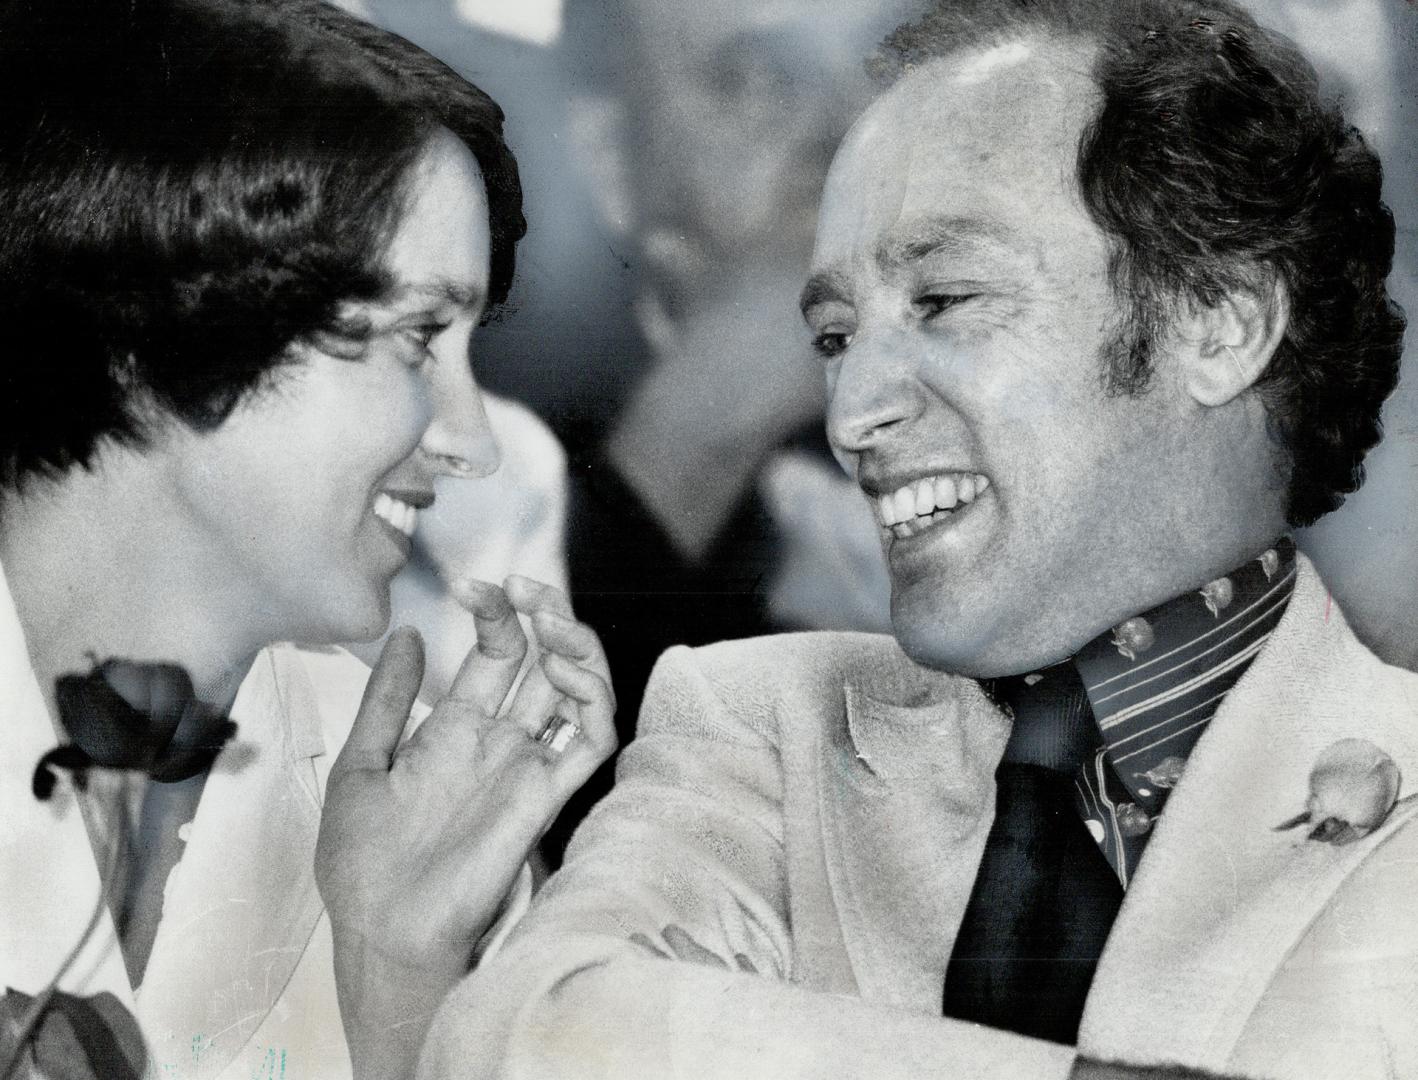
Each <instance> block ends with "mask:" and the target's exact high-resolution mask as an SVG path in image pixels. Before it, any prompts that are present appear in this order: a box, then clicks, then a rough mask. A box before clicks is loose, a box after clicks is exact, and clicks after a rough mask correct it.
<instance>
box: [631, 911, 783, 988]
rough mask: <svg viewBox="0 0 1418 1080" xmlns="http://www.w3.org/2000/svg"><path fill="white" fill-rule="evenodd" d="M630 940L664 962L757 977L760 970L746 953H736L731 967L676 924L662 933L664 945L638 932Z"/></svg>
mask: <svg viewBox="0 0 1418 1080" xmlns="http://www.w3.org/2000/svg"><path fill="white" fill-rule="evenodd" d="M630 940H631V941H633V942H634V943H635V944H636V945H639V946H640V947H641V948H642V949H646V950H648V951H649V952H652V953H654V954H655V955H656V956H658V957H660V958H661V959H662V960H684V961H688V962H689V963H691V964H705V965H707V966H709V967H718V968H724V969H725V970H726V971H727V970H738V971H742V972H745V973H746V974H749V975H757V974H758V968H757V967H755V966H754V963H753V961H752V960H750V959H749V958H748V956H747V955H745V954H744V953H734V962H733V965H732V966H731V965H730V964H729V962H728V961H727V960H725V959H724V958H723V957H722V956H720V955H719V954H718V953H716V952H711V951H710V950H709V949H706V948H705V947H704V946H703V945H701V944H699V942H697V941H695V940H694V938H693V937H691V936H690V933H689V931H688V930H685V929H684V928H683V927H681V926H676V925H675V924H674V923H670V925H668V926H666V927H665V928H664V929H663V930H662V931H660V940H661V943H662V944H663V945H664V947H663V948H661V947H660V944H657V943H656V942H654V941H651V940H650V939H649V938H648V937H646V936H645V935H644V934H642V933H639V932H638V931H637V932H636V933H634V934H631V935H630Z"/></svg>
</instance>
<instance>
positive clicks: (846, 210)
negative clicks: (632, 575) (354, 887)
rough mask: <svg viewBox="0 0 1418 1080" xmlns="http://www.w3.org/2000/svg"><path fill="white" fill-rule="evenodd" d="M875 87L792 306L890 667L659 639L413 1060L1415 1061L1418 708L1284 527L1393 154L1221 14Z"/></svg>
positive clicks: (1085, 24) (958, 56) (1364, 365)
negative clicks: (628, 743)
mask: <svg viewBox="0 0 1418 1080" xmlns="http://www.w3.org/2000/svg"><path fill="white" fill-rule="evenodd" d="M878 66H879V67H880V68H882V69H883V73H884V75H885V77H886V78H888V79H889V80H892V81H890V83H889V86H888V89H886V90H885V91H884V92H883V94H882V95H881V96H880V97H879V98H878V99H877V101H876V102H875V103H874V104H873V105H872V106H871V107H870V108H869V109H868V110H867V112H866V113H865V114H864V116H863V117H862V119H861V120H860V121H859V122H858V124H857V125H856V127H855V128H854V129H853V131H852V132H851V134H850V135H849V136H848V138H847V139H846V141H845V142H844V144H843V145H842V147H841V149H840V150H839V152H838V154H837V158H836V160H835V162H834V164H833V167H832V171H831V174H830V176H829V179H828V182H827V187H826V193H825V196H824V203H823V208H822V212H821V216H820V220H819V229H818V241H817V247H816V251H815V253H814V257H813V272H812V275H811V277H810V279H809V282H808V285H807V287H806V289H805V290H804V293H803V311H804V314H805V317H806V320H807V322H808V325H809V327H810V329H811V331H812V334H813V338H814V343H815V346H816V348H817V351H818V352H819V353H821V354H822V355H823V357H824V362H825V365H826V371H827V383H828V390H829V398H830V401H829V412H828V432H829V437H830V439H831V441H832V443H833V445H834V448H835V449H836V451H837V453H838V455H839V456H840V458H841V459H842V461H843V463H844V465H846V467H847V468H848V470H849V471H850V472H851V474H852V475H853V476H854V477H855V478H856V479H857V481H858V482H859V483H860V484H861V486H862V487H863V489H864V490H865V492H866V494H867V495H868V496H869V497H870V498H871V499H872V500H873V502H874V503H875V504H876V505H877V508H878V512H879V518H880V521H881V525H882V534H883V539H884V541H885V544H886V548H887V555H888V560H889V563H890V570H891V576H892V620H893V627H894V636H895V641H894V642H893V641H890V640H888V639H884V638H872V637H868V636H852V635H804V636H796V637H784V638H773V639H760V640H757V641H753V642H747V643H731V644H723V645H718V646H713V647H710V648H707V649H701V650H695V651H689V650H683V649H681V650H672V651H671V652H670V653H668V654H667V655H666V656H665V657H664V658H663V659H662V661H661V663H660V666H659V668H658V671H657V673H656V675H655V677H654V679H653V680H652V684H651V686H650V688H649V690H648V691H647V694H646V701H645V708H644V711H643V713H642V717H641V728H640V734H639V738H638V739H637V741H636V743H635V744H634V745H633V746H632V747H631V748H630V749H629V750H628V751H627V752H626V754H625V755H624V757H623V759H622V765H621V769H620V775H619V778H618V784H617V787H616V790H615V791H614V792H613V793H612V795H611V796H610V798H609V799H608V800H607V801H606V802H605V803H603V804H602V806H601V807H600V808H599V809H598V811H597V812H595V813H594V814H593V815H592V816H591V817H590V818H589V819H588V821H587V823H586V825H585V827H584V828H583V829H582V831H581V833H580V834H579V835H578V837H577V840H576V841H575V842H574V843H573V845H572V847H571V850H570V855H569V859H568V862H567V865H566V868H565V870H564V871H563V873H562V874H561V875H560V876H559V877H558V878H556V879H554V880H553V881H552V883H551V884H550V885H549V886H548V888H547V890H546V891H545V893H544V894H543V896H542V899H541V901H540V904H539V906H535V907H534V909H533V911H532V913H531V914H530V915H529V917H528V919H527V920H526V921H525V923H524V924H523V926H522V927H521V929H520V931H519V935H518V936H515V937H514V939H513V940H512V942H511V943H510V946H509V948H508V950H507V951H506V952H504V953H503V954H502V955H501V957H499V958H498V959H497V960H496V961H494V962H493V963H491V964H489V965H487V966H486V967H485V968H484V969H482V970H480V971H479V972H478V974H477V975H475V976H474V977H473V978H472V979H470V980H469V981H468V982H466V983H465V984H464V985H463V986H462V987H461V988H460V990H459V991H457V992H455V994H454V995H453V996H452V997H451V998H450V999H449V1001H448V1003H447V1004H445V1006H444V1010H443V1013H442V1015H441V1019H440V1020H439V1021H437V1022H436V1023H435V1027H434V1030H433V1034H432V1036H431V1040H430V1042H429V1044H428V1045H427V1046H426V1048H425V1057H424V1065H423V1069H424V1073H423V1074H424V1075H425V1076H430V1077H431V1076H443V1075H458V1076H464V1075H499V1076H513V1077H523V1076H526V1077H531V1076H553V1075H554V1076H694V1077H719V1076H722V1077H745V1076H763V1077H809V1076H811V1077H821V1076H852V1077H855V1076H870V1077H891V1076H901V1077H918V1076H951V1077H957V1076H1001V1075H1003V1076H1020V1077H1064V1076H1069V1075H1077V1076H1114V1075H1116V1076H1134V1075H1136V1076H1142V1075H1147V1076H1151V1075H1167V1076H1172V1075H1175V1076H1195V1075H1203V1074H1206V1075H1216V1074H1221V1075H1228V1076H1267V1077H1272V1076H1273V1077H1297V1078H1298V1077H1331V1076H1345V1077H1369V1076H1373V1077H1379V1076H1411V1075H1418V1019H1415V1018H1416V1017H1418V919H1415V918H1414V917H1413V915H1412V914H1411V904H1410V902H1409V899H1408V898H1410V897H1411V896H1412V895H1413V891H1414V889H1415V888H1418V827H1415V825H1414V822H1415V819H1418V814H1415V806H1418V800H1413V799H1412V798H1410V797H1409V792H1410V791H1411V790H1412V783H1413V781H1412V779H1411V778H1412V777H1414V776H1418V723H1415V721H1418V677H1415V676H1413V675H1411V674H1408V673H1405V672H1402V671H1400V670H1398V669H1395V668H1391V667H1387V666H1386V665H1384V664H1382V663H1381V662H1380V661H1378V660H1377V659H1376V658H1375V657H1374V656H1373V655H1372V654H1370V653H1369V652H1368V651H1367V650H1366V649H1365V648H1364V647H1363V646H1362V645H1360V644H1359V643H1358V641H1357V640H1356V639H1355V638H1354V636H1353V635H1352V633H1351V632H1350V631H1349V630H1348V628H1347V626H1346V624H1345V621H1344V618H1343V616H1342V614H1341V613H1340V611H1339V610H1338V608H1337V607H1336V606H1335V605H1334V604H1333V603H1332V602H1331V601H1330V599H1329V597H1328V595H1327V592H1326V590H1325V587H1324V585H1323V583H1322V582H1321V581H1320V580H1319V578H1318V577H1317V575H1316V574H1315V572H1314V569H1313V567H1312V566H1311V565H1310V564H1309V563H1308V561H1307V560H1306V559H1305V558H1304V557H1303V556H1302V555H1299V554H1297V553H1296V552H1295V550H1294V547H1293V545H1292V544H1291V542H1290V541H1289V540H1288V539H1286V538H1285V536H1284V534H1285V532H1286V530H1287V528H1288V527H1290V526H1293V525H1300V524H1304V523H1307V522H1309V521H1312V520H1314V519H1315V518H1316V517H1318V516H1320V515H1322V514H1323V513H1325V512H1327V511H1328V510H1330V509H1333V508H1334V507H1335V506H1336V505H1338V503H1339V502H1340V501H1341V499H1342V497H1343V495H1344V494H1345V493H1346V492H1348V491H1351V490H1353V489H1354V488H1355V487H1356V486H1357V484H1358V482H1359V479H1360V472H1359V466H1360V462H1361V460H1362V458H1363V455H1364V453H1365V452H1366V451H1367V450H1368V449H1369V448H1370V447H1371V446H1372V445H1373V444H1374V442H1375V441H1377V438H1378V434H1379V432H1378V426H1377V416H1378V410H1379V407H1380V405H1381V403H1382V401H1383V399H1384V398H1385V396H1386V395H1387V394H1388V393H1389V392H1390V391H1391V390H1392V388H1393V385H1394V381H1395V378H1396V371H1397V364H1398V357H1399V350H1400V339H1401V334H1402V330H1403V319H1402V316H1401V315H1400V314H1399V313H1398V312H1397V310H1396V309H1395V308H1394V307H1393V306H1392V305H1391V304H1390V302H1389V301H1388V298H1387V296H1386V294H1385V291H1384V278H1385V276H1386V274H1387V272H1388V269H1389V262H1390V259H1391V255H1392V243H1393V239H1392V238H1393V226H1392V221H1391V219H1390V217H1389V215H1388V212H1387V210H1386V209H1385V208H1384V207H1383V205H1382V204H1381V203H1380V201H1379V181H1380V177H1379V170H1378V165H1377V161H1376V159H1375V158H1374V157H1373V155H1372V154H1371V153H1370V152H1369V151H1368V150H1367V149H1366V147H1365V146H1364V144H1363V141H1362V139H1361V138H1360V137H1359V136H1358V134H1357V133H1356V132H1355V131H1353V130H1352V129H1350V128H1348V127H1347V126H1346V125H1345V124H1344V122H1343V120H1342V118H1341V117H1340V116H1339V115H1338V114H1337V113H1336V112H1334V111H1332V110H1330V109H1329V108H1327V107H1325V106H1324V105H1322V104H1321V102H1320V100H1319V98H1318V93H1317V90H1316V86H1315V80H1314V77H1313V74H1312V72H1311V70H1310V68H1309V67H1308V65H1307V64H1306V63H1305V61H1304V60H1303V59H1302V58H1301V57H1300V56H1299V55H1298V54H1297V53H1296V52H1295V51H1294V50H1293V49H1292V48H1291V47H1290V46H1289V45H1288V44H1286V43H1285V42H1283V41H1282V40H1280V39H1278V38H1276V37H1274V36H1273V35H1271V34H1269V33H1267V32H1266V31H1264V30H1262V29H1260V28H1259V27H1257V26H1256V25H1255V24H1254V22H1252V21H1251V20H1250V19H1249V18H1248V17H1247V16H1245V15H1244V14H1242V13H1241V12H1240V11H1239V10H1237V9H1236V8H1234V7H1233V6H1231V5H1229V4H1227V3H1209V4H1206V5H1202V4H1198V3H1191V2H1188V0H1182V2H1162V0H1138V2H1133V3H1127V4H1116V3H1106V2H1102V0H1098V2H1095V3H1086V2H1076V3H1069V2H1063V0H1061V2H1058V3H1034V4H1028V5H1018V6H1016V5H1013V4H1002V3H997V2H995V3H991V2H985V0H981V2H979V3H968V2H960V3H950V4H942V5H939V6H938V7H937V8H936V9H935V10H934V11H933V12H932V13H931V14H930V15H928V16H926V17H925V18H924V19H922V20H921V21H919V22H918V23H916V24H914V25H912V26H909V27H906V28H903V29H902V30H899V31H898V32H897V33H896V34H894V35H893V36H892V37H891V38H890V39H889V40H888V42H887V45H886V47H885V50H884V53H883V56H882V58H881V63H880V64H879V65H878ZM903 652H904V653H905V654H906V655H904V656H903V655H902V653H903ZM908 656H909V657H910V660H908V659H907V657H908ZM911 661H915V662H916V663H912V662H911ZM976 680H982V682H977V681H976ZM1400 777H1404V778H1410V779H1403V780H1402V781H1401V783H1400V779H1399V778H1400ZM1398 796H1402V801H1399V802H1397V803H1395V798H1396V797H1398ZM1305 817H1308V820H1307V821H1304V822H1303V827H1302V828H1300V827H1298V826H1299V825H1300V824H1301V822H1297V820H1296V819H1297V818H1305ZM1281 826H1291V827H1290V828H1283V829H1282V828H1280V827H1281ZM671 960H677V961H685V960H691V961H700V962H699V963H683V962H670V961H671ZM1102 1062H1116V1063H1120V1064H1118V1065H1116V1066H1113V1065H1105V1064H1100V1063H1102Z"/></svg>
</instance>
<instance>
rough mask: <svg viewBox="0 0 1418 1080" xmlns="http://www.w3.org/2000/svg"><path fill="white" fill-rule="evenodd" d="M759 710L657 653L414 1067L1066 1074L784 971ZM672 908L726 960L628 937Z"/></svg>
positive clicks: (1059, 1058)
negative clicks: (610, 772) (509, 931)
mask: <svg viewBox="0 0 1418 1080" xmlns="http://www.w3.org/2000/svg"><path fill="white" fill-rule="evenodd" d="M743 697H744V695H740V698H743ZM754 710H755V703H754V702H753V701H750V700H742V699H740V700H735V701H733V702H726V701H724V700H722V699H721V698H720V696H719V695H718V694H717V693H716V692H715V688H714V687H713V686H711V685H710V683H709V681H708V680H707V679H706V677H705V676H704V675H703V674H702V673H701V671H700V669H699V667H698V666H697V664H696V662H695V657H694V654H693V653H691V652H689V651H688V650H684V649H677V650H672V651H671V652H670V653H667V654H666V656H665V658H664V659H663V660H662V661H661V663H660V665H659V667H658V669H657V671H656V675H655V677H654V678H653V679H652V683H651V686H650V688H649V690H648V692H647V696H646V705H645V709H644V712H643V714H642V721H641V723H642V734H641V736H640V738H638V739H637V740H636V742H635V743H633V744H632V745H631V747H630V748H629V749H628V750H627V751H626V753H625V755H624V756H623V757H622V760H621V766H620V775H619V780H618V783H617V786H616V789H615V790H614V792H613V793H612V794H611V795H610V796H609V797H608V798H607V800H606V801H605V802H603V803H602V804H601V806H600V807H599V808H598V809H597V810H596V811H595V812H594V813H593V814H592V816H591V817H590V818H589V819H588V820H587V822H586V824H585V825H584V826H583V828H582V830H581V832H580V833H579V834H578V836H577V838H576V840H575V842H574V843H573V844H572V847H571V851H570V858H569V859H568V861H567V864H566V866H565V867H564V868H563V870H562V872H561V873H560V874H558V875H557V876H556V877H554V878H553V880H552V881H551V882H550V883H549V885H548V886H547V889H546V891H545V892H544V893H543V894H542V896H541V897H539V898H538V901H537V903H536V904H534V906H533V910H532V912H531V913H530V914H529V915H528V917H527V919H526V920H525V921H524V922H523V924H522V925H521V926H520V927H519V929H518V930H517V932H516V933H515V934H514V935H513V937H512V938H511V939H510V941H509V942H508V945H507V946H506V948H504V950H503V951H502V952H501V953H500V954H499V955H498V956H497V957H495V958H494V959H493V960H491V961H490V962H488V963H487V964H485V965H483V966H482V967H480V969H479V970H478V972H476V973H475V974H474V975H473V976H472V977H470V978H469V979H467V980H465V981H464V983H463V984H462V985H461V986H460V987H459V988H458V990H457V991H455V992H454V994H453V995H452V996H451V997H450V998H449V1000H448V1002H447V1003H446V1004H445V1005H444V1007H443V1009H442V1010H441V1011H440V1014H439V1016H438V1018H437V1019H436V1020H435V1024H434V1028H433V1030H432V1032H431V1034H430V1038H429V1042H428V1044H427V1045H426V1047H425V1051H424V1057H423V1062H422V1067H421V1076H423V1077H425V1078H427V1080H432V1078H435V1077H460V1078H464V1077H495V1076H496V1077H517V1078H523V1077H525V1078H531V1077H545V1076H558V1077H612V1076H614V1077H624V1076H667V1077H668V1076H693V1077H704V1078H711V1080H712V1078H715V1077H724V1078H728V1077H734V1078H743V1077H754V1076H762V1077H773V1078H775V1080H777V1078H792V1077H821V1076H824V1075H832V1076H872V1077H883V1078H890V1077H898V1076H899V1077H903V1078H904V1077H922V1076H931V1075H937V1076H956V1077H958V1076H969V1075H990V1076H1000V1077H1010V1076H1019V1077H1030V1078H1031V1080H1038V1078H1049V1077H1056V1078H1058V1080H1063V1078H1065V1077H1067V1076H1068V1074H1069V1069H1070V1067H1071V1065H1072V1062H1073V1057H1074V1055H1073V1052H1072V1051H1071V1050H1070V1049H1069V1048H1067V1047H1063V1046H1058V1045H1056V1044H1051V1043H1044V1042H1038V1041H1035V1040H1030V1039H1024V1038H1021V1037H1019V1036H1014V1035H1009V1034H1005V1033H1001V1032H996V1031H992V1030H989V1029H986V1028H981V1027H978V1026H976V1025H971V1024H964V1023H959V1022H956V1021H951V1020H945V1019H941V1018H939V1017H936V1016H931V1015H921V1014H918V1013H910V1012H906V1011H904V1010H901V1009H899V1008H892V1007H887V1006H881V1005H873V1004H868V1003H866V1002H863V1001H861V1000H859V999H856V998H852V997H847V996H839V995H829V994H824V993H818V992H813V991H809V990H805V989H802V988H799V987H796V986H793V985H791V984H790V982H789V980H790V979H791V977H792V974H793V963H794V957H793V945H792V938H791V933H790V927H789V926H788V907H787V896H786V888H787V883H786V871H785V866H784V856H783V845H782V834H781V830H782V827H783V821H782V811H781V792H782V788H783V785H784V783H791V782H793V779H792V778H791V777H789V778H785V777H784V776H783V775H782V772H781V768H780V760H779V755H778V752H777V746H776V732H775V731H774V730H773V729H772V725H773V723H774V721H773V717H772V715H771V710H770V709H767V708H761V709H760V711H759V712H755V711H754ZM671 924H673V925H676V926H678V927H681V928H683V930H684V931H686V932H687V933H688V934H690V935H692V936H693V938H694V939H695V940H696V941H697V942H699V943H700V945H701V946H702V947H703V948H705V949H707V950H708V951H710V952H712V953H713V954H715V955H716V956H718V957H720V958H721V959H723V960H724V961H725V962H726V963H727V964H728V965H729V967H728V968H718V967H715V966H710V965H706V964H701V963H681V962H670V961H667V960H665V959H663V958H662V957H661V956H660V955H658V954H657V951H656V950H655V949H652V948H647V947H646V946H645V945H644V944H639V943H637V942H636V941H634V940H632V936H634V935H643V938H644V939H646V940H648V941H649V942H650V943H651V944H652V945H654V944H656V943H659V942H664V941H665V938H664V934H663V932H664V928H665V927H666V926H668V925H671ZM667 944H668V943H667ZM740 956H741V957H743V958H744V959H746V960H747V961H749V962H750V963H751V964H752V966H753V967H754V968H755V969H756V971H757V974H750V973H747V972H745V971H742V970H738V969H739V968H740V967H741V964H740V963H739V961H738V959H737V958H738V957H740Z"/></svg>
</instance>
